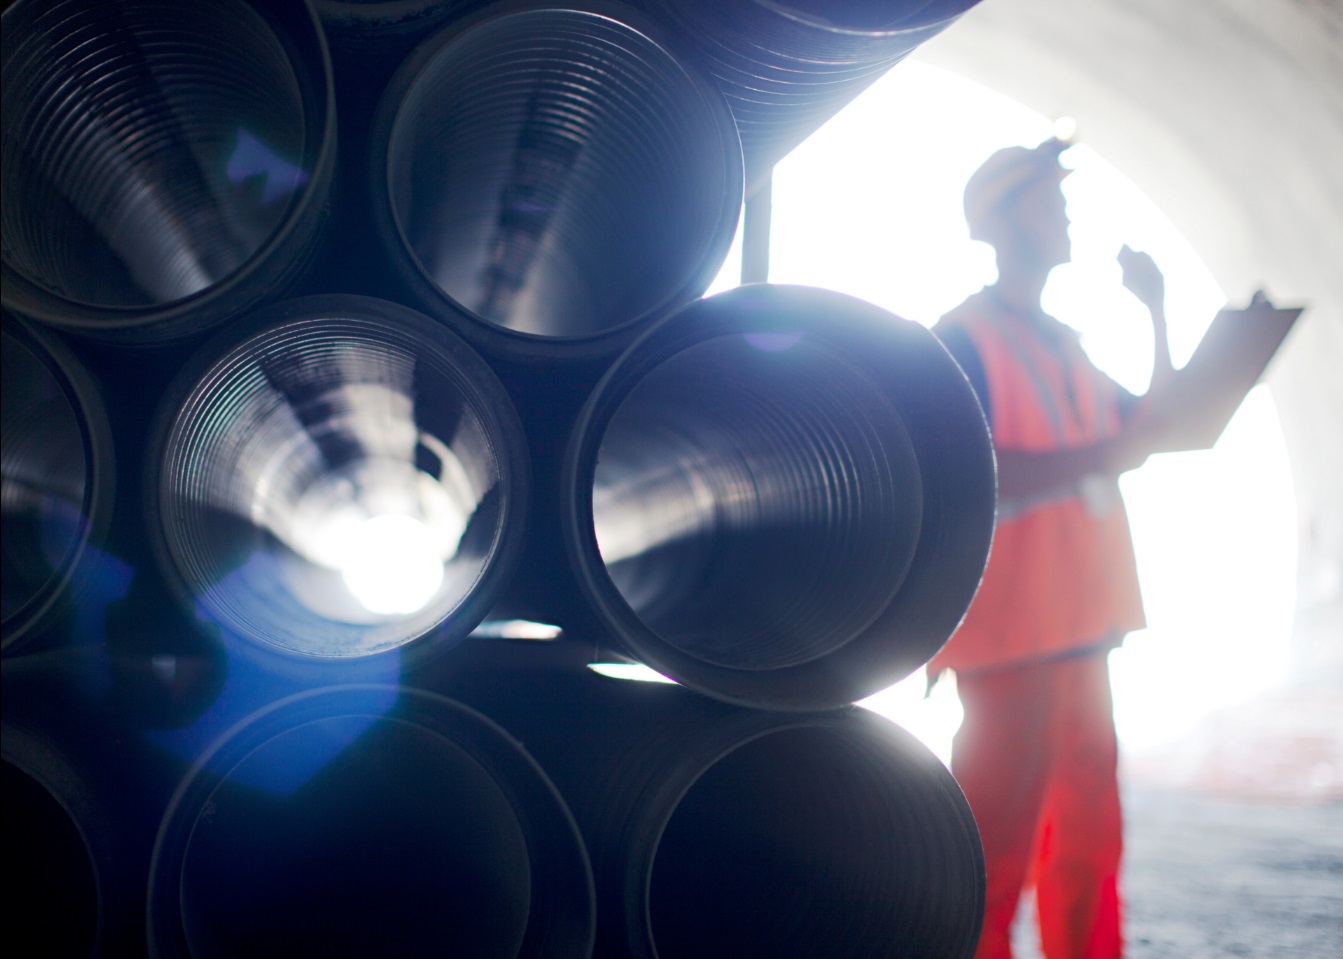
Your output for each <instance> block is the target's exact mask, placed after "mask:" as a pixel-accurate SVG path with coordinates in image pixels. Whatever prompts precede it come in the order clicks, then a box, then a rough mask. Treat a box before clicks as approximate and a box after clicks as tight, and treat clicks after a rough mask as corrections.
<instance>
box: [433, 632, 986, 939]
mask: <svg viewBox="0 0 1343 959" xmlns="http://www.w3.org/2000/svg"><path fill="white" fill-rule="evenodd" d="M473 642H474V641H473ZM500 642H501V641H497V640H495V641H480V642H478V643H476V648H475V649H474V650H473V649H472V648H471V646H472V644H471V643H468V645H467V647H464V649H463V655H462V657H460V658H459V662H461V663H462V668H459V669H456V670H454V671H453V673H452V675H451V676H450V677H449V678H448V681H447V687H448V688H449V689H450V690H451V693H450V694H451V695H453V696H456V697H458V698H460V699H462V700H463V701H465V702H468V703H470V704H471V705H473V706H475V707H476V708H478V709H480V710H481V711H482V712H484V713H485V714H486V715H488V716H490V717H491V718H492V719H494V720H496V721H497V722H499V723H500V725H502V726H503V727H504V728H505V729H508V730H509V731H510V732H511V733H512V734H513V735H515V736H517V737H518V738H519V739H521V740H523V741H525V742H526V743H527V749H528V751H529V752H530V753H531V754H532V756H534V757H535V758H536V760H537V761H538V762H539V763H540V764H541V766H542V768H543V769H545V770H546V772H547V773H548V774H549V775H550V777H551V779H552V780H553V781H554V782H555V784H556V786H557V787H558V788H559V790H560V793H561V795H563V796H564V798H565V800H566V801H567V802H568V804H569V808H570V809H571V810H572V811H573V814H574V817H575V818H576V819H577V821H578V824H579V828H580V830H581V832H582V835H583V837H584V839H585V841H586V843H587V847H588V852H589V855H590V857H591V860H592V868H593V874H594V878H595V881H596V887H597V916H598V929H597V947H596V950H595V953H594V954H595V955H596V956H598V957H603V959H604V957H622V959H624V957H633V959H655V957H656V959H718V957H722V959H741V957H755V956H759V957H777V956H820V955H825V956H844V957H846V959H849V957H855V959H875V957H908V959H914V957H917V959H966V957H969V956H970V955H971V954H972V953H973V952H974V947H975V943H976V941H977V938H978V934H979V925H980V920H981V918H982V911H983V903H984V899H983V897H984V866H983V856H982V852H981V849H980V845H979V836H978V832H977V830H976V827H975V823H974V818H973V816H972V815H971V813H970V809H969V807H968V805H967V803H966V801H965V799H964V797H963V796H962V794H961V792H960V790H959V788H958V787H957V785H956V783H955V781H954V780H953V779H952V777H951V774H950V773H949V772H948V771H947V769H946V768H945V767H944V766H943V765H942V764H941V763H940V762H939V761H938V760H937V758H936V757H935V756H933V755H932V753H931V752H929V750H928V749H927V748H926V747H924V746H923V745H922V744H921V743H919V742H918V741H917V740H915V739H914V738H913V737H912V736H910V735H909V734H908V733H906V732H905V731H904V730H902V729H900V728H899V727H897V726H895V725H894V724H893V723H891V722H889V721H888V720H886V719H883V718H881V717H879V716H876V715H875V714H872V713H870V712H868V711H867V710H864V709H862V708H859V707H845V708H842V709H839V710H832V711H826V712H812V711H809V712H804V713H792V712H780V711H765V710H754V709H742V708H741V707H736V706H731V705H728V704H725V703H720V702H715V701H713V700H710V699H707V698H705V697H703V696H698V695H696V694H694V693H691V692H690V691H688V690H685V689H682V688H678V687H675V686H668V685H662V684H653V683H637V682H627V681H623V680H616V679H608V678H606V677H603V676H597V675H594V674H592V673H590V672H588V671H586V670H582V671H579V672H574V671H572V670H553V671H552V670H547V669H539V670H527V669H525V668H518V667H517V666H516V664H509V665H508V668H505V669H498V668H495V667H493V666H491V665H490V663H491V660H493V659H494V658H495V657H494V656H493V651H492V649H491V648H490V647H491V646H492V645H496V646H497V645H498V644H499V643H500ZM473 654H474V655H473ZM455 658H456V657H455Z"/></svg>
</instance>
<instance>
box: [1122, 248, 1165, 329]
mask: <svg viewBox="0 0 1343 959" xmlns="http://www.w3.org/2000/svg"><path fill="white" fill-rule="evenodd" d="M1115 259H1117V260H1118V261H1119V266H1120V268H1121V269H1122V270H1123V271H1124V286H1125V287H1127V288H1128V290H1129V291H1130V292H1131V293H1132V294H1133V295H1134V296H1136V297H1137V298H1138V299H1139V300H1141V301H1142V302H1143V305H1145V306H1146V307H1147V308H1148V309H1149V310H1151V311H1152V313H1153V316H1154V317H1161V318H1164V317H1165V306H1166V278H1165V277H1164V276H1162V274H1161V270H1160V269H1158V268H1157V265H1156V261H1155V260H1153V259H1152V258H1151V257H1150V256H1148V255H1147V254H1146V253H1139V252H1138V251H1137V250H1134V249H1133V248H1132V247H1130V246H1129V245H1128V244H1127V243H1126V244H1124V246H1123V247H1121V248H1120V250H1119V255H1118V256H1117V257H1115Z"/></svg>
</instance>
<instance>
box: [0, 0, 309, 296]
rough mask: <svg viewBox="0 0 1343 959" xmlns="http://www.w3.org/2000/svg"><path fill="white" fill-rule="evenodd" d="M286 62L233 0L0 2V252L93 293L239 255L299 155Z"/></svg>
mask: <svg viewBox="0 0 1343 959" xmlns="http://www.w3.org/2000/svg"><path fill="white" fill-rule="evenodd" d="M294 70H295V67H294V65H293V63H292V62H291V59H290V57H289V55H288V53H287V52H286V49H285V46H284V45H283V43H282V42H281V40H280V38H279V37H278V36H277V35H276V33H275V31H274V30H272V28H271V26H270V25H269V24H268V22H267V20H266V19H265V18H264V17H263V16H262V15H261V14H260V13H258V11H257V10H256V9H254V8H253V6H252V5H251V4H250V3H246V2H243V0H208V2H205V0H198V2H192V3H182V2H180V0H120V2H101V3H100V2H93V0H61V2H27V3H24V2H20V3H18V4H16V5H15V7H14V8H13V9H12V10H9V11H6V13H5V31H4V66H3V71H2V72H3V95H4V102H5V110H4V120H3V128H4V153H3V171H2V172H0V184H2V189H3V193H4V197H5V202H4V206H3V212H0V223H2V224H3V231H4V258H5V263H6V264H7V265H8V266H9V267H10V268H12V269H14V270H15V271H17V272H18V273H19V274H20V275H22V276H23V277H26V278H27V279H28V280H29V281H30V282H32V283H33V284H35V285H36V286H38V287H40V288H42V289H44V290H46V291H48V292H49V293H51V294H55V295H56V296H58V297H63V298H65V299H67V300H71V301H75V302H78V303H81V304H86V305H89V306H94V307H105V308H111V309H119V308H135V307H146V306H152V305H162V304H167V303H172V302H174V301H177V300H181V299H183V298H185V297H189V296H191V295H192V294H194V293H198V292H199V291H201V290H204V289H206V288H207V287H210V286H212V285H213V284H215V283H217V282H219V281H220V280H221V279H223V278H225V277H227V276H228V275H229V274H231V273H233V272H234V271H236V270H238V268H239V267H240V266H242V265H243V264H244V263H245V262H246V261H247V260H248V258H249V257H251V256H252V255H253V254H254V253H256V252H257V251H258V249H260V248H261V246H262V245H263V244H264V243H265V242H266V240H267V238H268V237H269V236H270V235H271V234H272V232H273V231H274V230H275V229H276V228H277V226H279V225H280V223H281V222H282V220H283V219H284V217H285V214H286V211H287V210H288V209H289V208H290V205H291V202H292V200H293V198H294V197H295V196H296V195H297V194H298V193H299V192H300V191H301V190H302V189H303V186H304V184H305V183H306V182H307V178H308V176H309V174H310V171H306V170H304V169H303V168H302V167H301V166H300V164H301V163H302V162H303V157H304V149H305V143H304V137H305V133H304V130H305V116H304V104H303V102H302V97H301V94H300V84H299V82H298V80H297V78H296V77H295V73H294Z"/></svg>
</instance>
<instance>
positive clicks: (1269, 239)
mask: <svg viewBox="0 0 1343 959" xmlns="http://www.w3.org/2000/svg"><path fill="white" fill-rule="evenodd" d="M915 56H916V58H917V59H919V60H923V61H926V62H928V63H932V64H934V65H937V66H941V67H944V68H946V69H949V70H953V71H955V72H956V73H959V74H961V75H962V76H965V77H968V78H970V79H972V80H975V81H976V82H979V83H983V84H984V85H986V86H989V87H992V88H994V89H997V90H999V91H1001V92H1002V93H1004V94H1005V95H1007V96H1010V97H1013V98H1014V99H1016V100H1019V101H1020V102H1022V103H1024V104H1026V105H1028V106H1030V107H1032V108H1033V109H1035V110H1037V111H1039V112H1041V113H1043V114H1045V115H1047V116H1071V117H1074V118H1076V119H1078V121H1079V124H1080V128H1081V131H1082V134H1083V136H1084V137H1085V139H1086V141H1087V142H1088V143H1090V144H1091V145H1092V146H1093V147H1094V148H1095V149H1096V150H1098V151H1099V152H1100V153H1101V154H1103V155H1104V156H1106V157H1107V158H1108V159H1110V160H1111V161H1112V162H1113V163H1115V164H1116V165H1117V166H1118V167H1119V168H1120V169H1122V170H1123V171H1124V172H1125V173H1126V174H1127V175H1128V176H1129V177H1130V178H1131V179H1132V180H1133V181H1134V182H1135V183H1136V184H1137V185H1138V186H1139V187H1140V188H1142V189H1143V190H1144V191H1145V192H1146V193H1147V194H1148V195H1149V196H1150V197H1151V198H1152V199H1153V201H1154V202H1155V203H1156V204H1157V205H1158V206H1160V207H1161V208H1162V210H1164V211H1165V213H1166V214H1167V215H1168V216H1169V217H1170V218H1171V220H1172V221H1173V222H1174V223H1175V224H1176V226H1177V227H1178V228H1179V229H1180V230H1181V231H1182V232H1183V233H1184V234H1185V236H1186V237H1188V239H1189V241H1190V242H1191V243H1192V244H1193V246H1194V248H1195V249H1196V250H1198V252H1199V253H1200V255H1201V256H1202V257H1203V258H1204V260H1205V261H1206V262H1207V264H1208V266H1209V268H1210V269H1211V270H1212V272H1213V274H1214V276H1215V277H1216V278H1217V280H1218V282H1219V283H1220V284H1221V285H1222V287H1223V288H1224V289H1225V290H1226V291H1227V294H1228V296H1229V298H1230V300H1231V302H1232V303H1243V302H1245V301H1246V300H1247V299H1248V298H1249V296H1250V295H1251V294H1252V293H1253V292H1254V290H1256V289H1258V288H1259V287H1263V288H1264V289H1265V290H1266V291H1267V292H1268V294H1269V296H1270V298H1272V299H1273V300H1274V302H1277V303H1279V304H1282V305H1288V304H1307V305H1308V311H1307V312H1306V313H1305V314H1304V315H1303V316H1302V319H1301V321H1300V323H1299V324H1298V327H1297V328H1296V329H1295V330H1294V331H1293V332H1292V334H1291V337H1290V338H1289V339H1288V341H1287V343H1286V344H1285V345H1284V347H1283V349H1282V351H1281V353H1280V354H1279V355H1278V356H1277V357H1276V358H1275V360H1274V362H1273V364H1272V366H1271V367H1270V369H1269V373H1268V383H1269V385H1270V389H1271V390H1272V393H1273V397H1274V400H1275V402H1276V404H1277V407H1278V411H1279V414H1280V416H1281V419H1282V426H1283V431H1284V434H1285V437H1286V441H1287V446H1288V453H1289V457H1290V460H1291V467H1292V471H1293V478H1294V482H1295V485H1296V497H1297V506H1298V512H1299V521H1300V563H1299V569H1298V582H1299V586H1298V610H1297V622H1296V627H1295V638H1294V650H1293V680H1294V681H1295V682H1296V683H1298V684H1302V685H1315V686H1319V685H1324V686H1326V687H1328V688H1331V689H1335V690H1337V689H1343V375H1340V368H1343V176H1340V174H1339V171H1340V170H1341V169H1343V3H1340V2H1338V0H1203V2H1199V3H1169V2H1166V0H983V2H982V3H980V4H979V5H978V6H977V7H975V8H973V9H972V10H970V11H969V12H968V13H967V14H966V15H965V16H964V17H962V18H961V20H960V21H958V22H957V23H956V24H954V25H953V26H952V27H951V28H950V29H949V30H947V31H946V32H945V33H943V34H942V35H941V36H939V37H937V38H935V39H933V40H932V41H930V42H929V43H927V44H926V45H924V46H923V47H922V48H920V50H919V51H918V53H917V54H916V55H915ZM1227 522H1231V523H1234V522H1235V517H1231V516H1229V517H1227Z"/></svg>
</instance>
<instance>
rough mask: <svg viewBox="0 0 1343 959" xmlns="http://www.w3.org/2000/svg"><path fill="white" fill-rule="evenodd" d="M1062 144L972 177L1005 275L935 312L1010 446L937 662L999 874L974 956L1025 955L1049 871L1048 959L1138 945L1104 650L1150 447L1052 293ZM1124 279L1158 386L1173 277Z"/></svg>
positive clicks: (1044, 922) (985, 231)
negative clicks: (1014, 939)
mask: <svg viewBox="0 0 1343 959" xmlns="http://www.w3.org/2000/svg"><path fill="white" fill-rule="evenodd" d="M1066 146H1067V145H1066V144H1064V143H1062V142H1060V141H1058V140H1049V141H1046V142H1045V143H1042V144H1041V145H1039V146H1038V147H1035V148H1033V149H1027V148H1025V147H1010V148H1007V149H1004V150H1000V151H998V152H997V153H995V154H994V155H993V156H991V157H990V158H989V159H988V160H987V161H986V162H985V163H984V165H983V166H982V167H980V168H979V170H978V171H976V172H975V174H974V175H973V176H972V177H971V179H970V181H969V183H968V184H967V186H966V189H965V213H966V219H967V221H968V223H969V225H970V235H971V237H972V238H974V239H978V240H984V241H986V242H988V243H989V244H991V245H992V246H993V247H994V249H995V250H996V252H997V258H998V280H997V282H996V283H994V285H992V286H990V287H987V288H985V289H984V290H981V291H980V292H979V293H976V294H975V295H973V296H971V297H970V298H969V299H968V300H966V301H965V302H964V303H963V304H961V305H960V306H959V307H957V308H956V309H954V310H952V311H951V312H950V313H948V314H947V315H946V316H945V317H943V318H942V320H941V321H940V322H939V323H938V325H937V326H936V327H935V331H936V332H937V333H938V335H939V336H940V337H941V338H942V340H943V342H944V343H945V344H946V345H947V348H948V349H949V350H950V351H951V353H952V354H953V355H954V356H955V357H956V358H957V360H958V362H960V364H961V366H962V368H963V369H964V370H965V372H966V375H967V377H968V378H969V379H970V381H971V383H972V385H974V386H975V389H976V392H977V393H978V394H979V397H980V400H981V403H982V404H983V406H984V410H985V414H986V416H987V417H988V421H989V425H990V429H991V432H992V435H993V442H994V447H995V451H996V455H997V460H998V525H997V528H996V531H995V534H994V541H993V548H992V551H991V553H990V555H989V561H988V567H987V569H986V570H985V573H984V579H983V582H982V584H981V586H980V589H979V592H978V594H977V596H976V597H975V601H974V603H973V604H972V605H971V607H970V610H969V612H968V613H967V615H966V618H965V621H964V622H963V623H962V624H961V626H960V628H959V629H958V630H957V631H956V633H955V635H954V636H952V638H951V639H950V641H949V642H948V643H947V645H946V646H945V647H944V648H943V649H942V651H941V652H939V653H938V655H937V656H936V657H935V658H934V659H933V660H932V662H931V663H930V664H929V675H930V676H932V677H936V676H937V675H938V674H939V673H940V672H941V671H942V670H944V669H946V668H951V669H953V670H954V671H955V673H956V678H957V688H958V690H959V693H960V697H961V701H962V704H963V706H964V709H965V720H964V722H963V724H962V726H961V729H960V731H959V732H958V734H957V736H956V739H955V742H954V745H953V751H952V772H953V773H954V774H955V776H956V778H957V780H958V781H959V782H960V784H961V787H962V789H964V791H965V794H966V798H967V799H968V800H969V803H970V808H971V809H972V810H973V811H974V814H975V818H976V820H977V822H978V823H979V828H980V832H981V836H982V839H983V843H984V854H985V861H986V865H987V871H988V892H987V903H986V911H985V917H984V924H983V929H982V933H981V936H980V943H979V949H978V952H977V953H976V957H977V959H1000V957H1010V956H1011V943H1010V939H1009V937H1010V930H1011V926H1012V921H1013V917H1014V914H1015V912H1016V909H1017V903H1018V900H1019V899H1020V896H1021V893H1022V890H1023V888H1026V887H1029V886H1030V885H1032V884H1033V885H1034V887H1035V890H1036V897H1037V901H1038V904H1039V920H1040V938H1041V945H1042V947H1043V949H1044V952H1045V955H1046V956H1047V957H1048V959H1080V957H1096V959H1100V957H1114V956H1119V955H1120V953H1121V950H1122V939H1121V935H1120V913H1119V895H1118V875H1119V860H1120V851H1121V847H1122V839H1121V819H1120V809H1119V789H1118V784H1117V781H1116V767H1117V763H1118V748H1117V745H1116V741H1115V729H1114V717H1113V709H1112V703H1111V699H1110V683H1109V673H1108V669H1107V663H1106V657H1107V654H1108V653H1109V651H1110V650H1111V649H1113V648H1114V647H1116V646H1117V645H1119V643H1120V642H1121V641H1122V639H1123V637H1124V634H1125V633H1127V632H1129V631H1130V630H1134V629H1139V628H1141V627H1142V626H1143V625H1144V618H1143V607H1142V599H1141V596H1140V595H1139V592H1138V579H1137V573H1136V569H1135V564H1134V557H1133V546H1132V541H1131V540H1130V537H1129V529H1128V519H1127V517H1126V515H1125V512H1124V505H1123V502H1122V501H1121V499H1120V496H1119V487H1118V482H1117V479H1118V476H1119V475H1120V473H1122V472H1124V471H1125V470H1128V469H1132V468H1134V467H1136V466H1139V465H1141V463H1142V462H1143V461H1144V460H1145V459H1146V458H1147V450H1148V449H1149V448H1150V441H1149V440H1148V435H1149V432H1148V430H1147V429H1146V428H1145V424H1146V421H1147V417H1146V415H1145V406H1144V404H1143V403H1142V402H1141V400H1140V398H1138V397H1135V396H1133V395H1132V394H1131V393H1128V392H1127V391H1126V390H1124V389H1123V388H1121V387H1120V386H1118V385H1117V384H1116V383H1114V381H1112V380H1111V379H1110V378H1109V377H1108V376H1106V375H1105V374H1104V373H1102V372H1100V371H1099V370H1098V369H1096V368H1095V367H1094V366H1093V365H1092V364H1091V362H1090V361H1089V360H1088V359H1087V357H1086V355H1085V353H1083V351H1082V348H1081V345H1080V344H1079V342H1078V337H1077V334H1076V333H1075V332H1074V331H1073V330H1072V329H1071V328H1069V327H1067V326H1065V325H1064V324H1062V323H1061V322H1059V321H1058V320H1056V319H1054V318H1053V317H1051V316H1049V315H1047V314H1046V313H1045V312H1044V311H1043V310H1042V309H1041V307H1040V296H1041V293H1042V291H1043V290H1044V285H1045V280H1046V279H1047V277H1048V275H1049V271H1050V270H1051V269H1053V268H1054V267H1055V266H1058V265H1059V264H1062V263H1065V262H1067V261H1068V259H1069V257H1070V255H1071V249H1070V246H1069V239H1068V218H1067V215H1066V213H1065V210H1064V198H1063V193H1062V191H1061V190H1060V184H1061V182H1062V180H1063V177H1064V176H1065V175H1066V174H1067V172H1068V171H1067V170H1066V169H1065V168H1063V167H1062V166H1060V164H1059V162H1058V156H1059V153H1060V152H1061V151H1062V150H1063V149H1065V148H1066ZM1120 261H1121V264H1122V265H1123V267H1124V283H1125V285H1126V286H1127V287H1128V288H1129V289H1130V290H1131V291H1133V292H1134V293H1135V294H1136V295H1137V296H1138V297H1139V299H1141V300H1142V301H1143V302H1144V303H1145V304H1146V305H1147V307H1148V308H1149V309H1150V311H1151V314H1152V321H1153V326H1154V329H1155V332H1156V337H1155V342H1156V350H1155V365H1154V372H1153V389H1154V390H1157V389H1160V388H1161V386H1162V385H1163V383H1164V382H1165V381H1168V380H1169V377H1170V375H1171V362H1170V351H1169V348H1168V346H1167V341H1166V325H1165V315H1164V311H1163V300H1164V280H1163V278H1162V276H1161V273H1160V271H1158V270H1157V268H1156V265H1155V264H1154V263H1153V262H1152V261H1151V259H1150V257H1147V256H1146V255H1145V254H1138V253H1134V252H1133V251H1131V250H1129V249H1128V248H1127V247H1125V249H1124V251H1123V252H1122V253H1121V254H1120Z"/></svg>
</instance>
